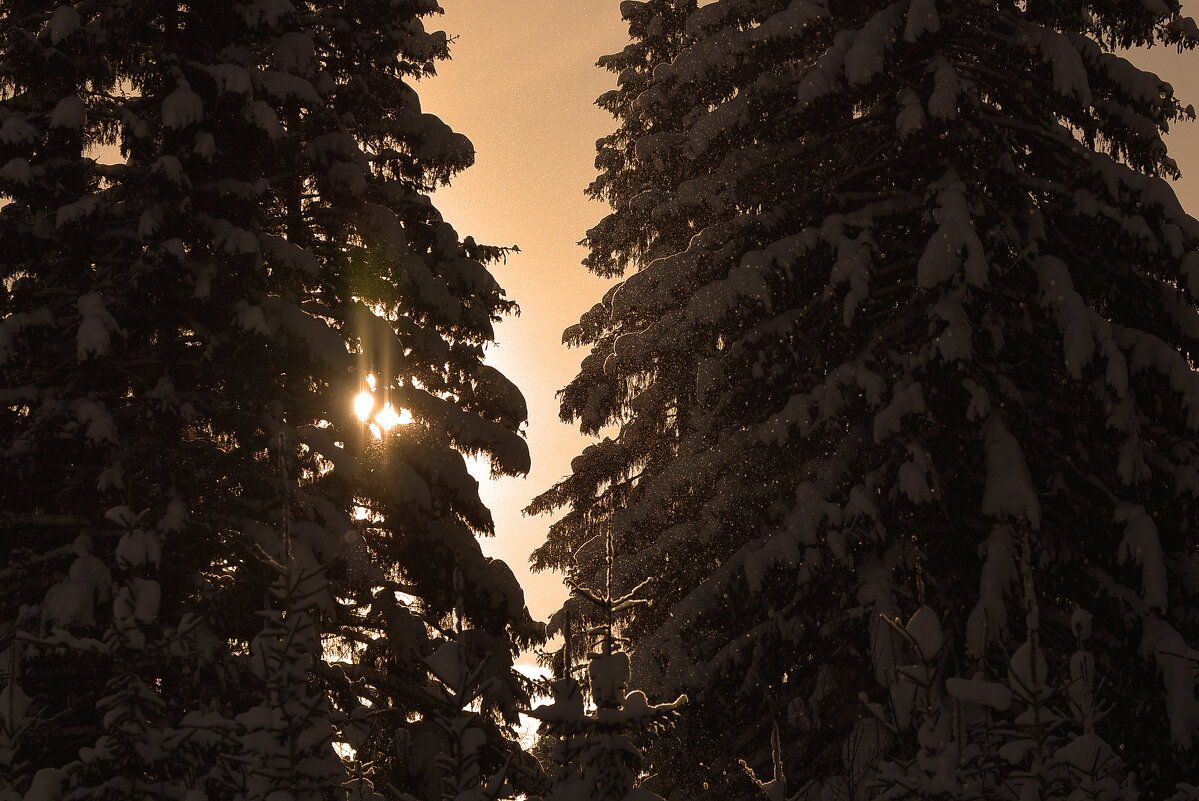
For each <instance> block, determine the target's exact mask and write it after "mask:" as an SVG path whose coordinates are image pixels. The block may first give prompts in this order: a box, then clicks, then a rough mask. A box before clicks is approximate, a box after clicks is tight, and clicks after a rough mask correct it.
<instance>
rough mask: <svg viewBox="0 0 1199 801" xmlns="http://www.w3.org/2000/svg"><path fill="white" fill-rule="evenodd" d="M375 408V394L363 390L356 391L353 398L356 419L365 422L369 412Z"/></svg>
mask: <svg viewBox="0 0 1199 801" xmlns="http://www.w3.org/2000/svg"><path fill="white" fill-rule="evenodd" d="M374 410H375V396H374V395H372V394H371V393H369V392H366V391H365V390H364V391H362V392H359V393H358V396H357V397H356V398H354V414H356V415H358V419H359V420H361V421H362V422H364V423H365V422H366V421H367V420H369V419H371V412H373V411H374Z"/></svg>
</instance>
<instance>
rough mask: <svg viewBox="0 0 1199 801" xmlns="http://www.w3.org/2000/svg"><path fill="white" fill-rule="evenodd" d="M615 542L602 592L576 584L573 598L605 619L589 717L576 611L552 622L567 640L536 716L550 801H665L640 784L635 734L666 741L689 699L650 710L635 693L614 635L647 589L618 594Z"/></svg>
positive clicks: (597, 638) (592, 655)
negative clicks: (575, 635)
mask: <svg viewBox="0 0 1199 801" xmlns="http://www.w3.org/2000/svg"><path fill="white" fill-rule="evenodd" d="M612 545H613V543H612V537H611V535H610V534H605V536H604V546H605V547H604V557H605V558H604V565H605V569H604V589H603V592H598V591H596V590H595V589H594V588H589V587H583V586H578V585H576V586H574V587H572V595H573V596H574V597H575V598H578V599H580V600H582V601H583V602H585V603H587V604H589V605H590V606H591V608H592V610H593V612H594V613H595V614H596V615H598V617H599V618H600V620H601V621H602V622H601V625H599V626H598V627H596V628H595V629H593V630H592V631H590V632H588V635H589V636H588V639H589V640H594V645H595V649H594V650H590V649H589V653H588V654H587V683H586V694H587V696H589V697H590V699H591V702H592V703H593V704H594V706H595V710H594V712H593V713H592V714H588V713H587V709H586V707H587V705H586V700H585V697H584V688H583V686H581V685H580V682H579V681H578V680H577V679H576V678H575V676H574V671H573V670H572V666H571V655H572V651H573V649H572V648H571V637H572V626H571V620H570V617H571V614H570V611H569V610H563V611H560V612H559V613H558V615H556V617H557V618H559V620H557V621H550V630H551V631H554V630H556V629H559V628H560V629H561V631H562V633H563V635H564V637H565V640H566V643H565V645H564V646H563V648H562V650H561V656H562V658H563V660H564V664H563V665H562V670H561V673H562V676H561V678H559V679H558V680H556V681H555V682H554V683H553V702H552V703H550V704H546V705H544V706H540V707H538V708H537V709H534V710H532V711H531V712H530V715H531V716H532V717H534V718H537V719H539V720H541V721H542V722H543V725H542V736H543V737H546V738H549V739H550V740H551V741H553V742H554V746H553V753H552V757H551V758H552V760H553V762H554V764H555V772H554V778H553V783H552V786H551V788H550V791H549V793H548V794H547V795H546V801H662V799H661V796H658V795H656V794H654V793H652V792H650V791H648V790H645V789H643V788H641V787H638V786H637V784H638V778H639V775H638V774H639V773H640V772H641V768H642V760H641V753H640V752H639V751H638V749H637V747H636V746H634V745H633V743H632V742H631V741H630V736H632V735H635V734H639V733H647V732H648V733H650V734H652V735H654V736H661V735H662V734H663V732H664V731H665V730H666V729H667V728H669V724H670V722H671V721H672V720H673V719H674V718H675V717H676V716H677V711H678V709H679V707H680V706H682V705H683V704H685V703H686V701H687V699H686V697H685V696H679V697H678V698H676V699H675V700H674V701H671V702H670V703H663V704H655V705H650V704H649V703H648V702H647V701H646V697H645V693H643V692H642V691H641V690H633V691H632V692H629V678H630V660H629V654H628V653H627V652H625V650H624V648H623V643H622V642H621V639H620V638H619V637H618V636H617V634H616V616H617V614H618V613H619V612H621V611H623V610H625V609H628V608H631V607H633V606H637V605H639V604H640V603H641V599H640V598H638V597H637V595H638V592H639V591H640V589H641V587H634V588H633V589H632V590H631V591H630V592H628V593H627V594H625V595H624V596H623V597H620V598H615V597H613V595H612V584H611V576H612V570H611V568H612V563H613V548H612ZM563 618H565V619H563Z"/></svg>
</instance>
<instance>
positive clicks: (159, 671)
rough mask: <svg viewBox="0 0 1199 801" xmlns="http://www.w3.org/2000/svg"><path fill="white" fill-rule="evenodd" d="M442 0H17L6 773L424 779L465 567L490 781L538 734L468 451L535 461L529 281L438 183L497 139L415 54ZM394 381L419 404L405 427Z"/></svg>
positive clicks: (246, 792) (522, 637)
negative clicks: (419, 84) (498, 353)
mask: <svg viewBox="0 0 1199 801" xmlns="http://www.w3.org/2000/svg"><path fill="white" fill-rule="evenodd" d="M436 11H438V8H437V5H436V3H435V2H432V0H415V1H414V0H377V1H371V2H368V1H366V0H363V1H362V2H354V3H339V4H328V3H321V2H296V3H290V2H271V1H270V0H256V1H255V2H242V1H241V0H217V1H216V2H205V3H202V4H180V3H175V2H158V1H157V0H149V1H147V2H142V0H138V1H137V2H115V3H103V4H86V3H85V4H79V5H77V6H72V5H69V4H62V5H58V4H56V3H52V2H17V3H6V4H4V6H3V7H2V8H0V35H3V37H4V38H3V42H2V44H0V47H2V49H0V64H2V69H0V117H2V119H0V126H2V130H3V133H2V134H0V192H2V193H3V194H4V196H5V197H6V198H7V199H8V200H9V201H10V202H9V203H8V204H7V205H6V206H4V207H3V209H0V241H2V242H3V244H4V247H3V255H0V264H2V265H3V267H2V270H3V291H2V295H0V297H2V304H3V306H2V312H0V317H2V320H3V322H2V323H0V326H2V328H0V358H3V360H4V372H3V375H4V395H5V399H6V400H5V403H4V404H3V405H2V409H0V447H2V448H3V449H4V455H5V466H4V469H3V478H4V481H3V482H0V485H2V488H0V497H2V498H3V501H2V503H0V506H2V507H3V518H2V523H0V525H2V528H0V548H2V551H3V555H4V568H3V571H4V572H3V576H4V586H3V589H2V590H0V598H2V600H0V608H2V609H3V614H2V615H0V637H2V646H0V647H2V649H3V656H2V659H0V664H3V666H4V667H3V668H0V671H2V677H3V678H2V683H3V693H4V700H5V706H6V711H5V713H4V714H3V718H2V721H0V722H2V724H3V725H2V727H0V757H2V758H3V765H2V767H0V771H3V773H2V774H0V787H3V790H0V792H4V793H7V797H20V796H21V794H22V793H26V792H31V793H33V795H31V796H29V797H30V798H43V797H44V798H54V797H57V796H58V795H59V794H61V793H65V794H66V795H67V796H69V797H71V798H75V799H83V798H118V797H119V798H139V797H148V796H151V795H153V796H154V797H163V796H164V795H165V796H170V797H179V798H184V797H192V798H195V797H202V796H197V795H194V794H196V793H200V794H203V795H207V796H208V797H210V798H256V797H266V796H271V797H276V796H277V794H279V793H285V794H287V795H288V796H289V797H296V798H315V797H322V798H323V797H330V796H337V795H339V794H342V793H348V794H349V795H351V797H355V798H367V797H371V796H372V795H373V794H374V793H376V792H381V793H386V794H388V795H389V796H390V797H402V796H403V794H404V793H405V792H407V791H412V792H423V791H422V790H420V789H418V788H419V786H420V785H421V782H422V781H423V780H424V778H425V776H423V775H421V774H420V773H419V771H413V770H410V767H411V766H412V765H413V760H412V759H411V758H410V755H409V753H408V751H407V750H406V744H409V743H411V742H412V741H413V739H414V737H413V736H412V733H411V731H410V730H412V729H414V728H417V727H419V726H420V725H422V721H423V720H424V719H425V718H431V717H432V715H433V710H434V707H435V703H434V701H433V700H432V698H431V696H430V693H429V690H430V689H431V688H432V687H434V686H435V679H434V678H433V676H431V675H430V673H429V670H428V666H427V665H426V664H425V662H424V661H423V657H427V656H428V655H429V654H431V653H432V652H433V650H434V649H435V648H436V646H437V644H438V643H439V642H441V641H443V640H445V639H447V638H449V637H451V636H452V631H450V630H449V629H448V628H447V622H448V620H449V619H450V617H451V615H452V613H453V609H454V606H455V594H454V591H453V590H452V589H451V586H452V584H453V581H452V576H453V572H454V570H455V569H456V568H455V566H457V569H459V570H460V571H461V572H462V574H463V575H464V576H465V577H466V581H465V582H464V586H465V590H464V592H463V593H462V596H463V597H462V599H461V601H460V602H459V606H460V608H461V614H462V615H463V616H464V617H465V618H466V619H468V620H469V621H471V623H472V624H473V625H474V626H475V627H476V628H477V629H478V630H479V631H480V632H482V634H481V635H480V636H479V637H478V638H476V639H477V640H478V643H479V645H478V650H479V651H480V653H481V656H480V657H479V658H480V659H486V660H487V662H488V664H490V665H493V666H495V667H493V672H494V673H495V676H496V678H495V680H494V681H491V682H489V685H488V686H489V693H490V694H489V695H488V696H487V697H486V698H485V699H484V703H483V707H482V716H481V719H482V721H483V723H482V726H483V729H484V730H485V731H486V733H487V734H488V742H487V748H486V749H485V750H486V753H485V754H484V755H483V757H482V758H481V767H480V771H479V775H480V777H481V780H489V779H490V778H491V777H492V774H493V773H495V772H496V771H497V770H498V769H499V767H500V766H501V765H502V764H503V763H504V762H505V761H506V760H508V759H509V757H511V758H512V759H515V760H516V761H518V762H519V761H520V758H519V749H518V748H517V746H516V745H515V743H514V742H513V739H512V738H511V737H510V736H508V735H510V734H511V730H510V726H511V724H512V723H513V722H514V721H515V719H516V711H515V710H516V708H517V706H518V705H519V704H521V703H524V702H525V701H526V698H525V693H526V690H527V688H526V687H525V686H524V685H523V684H522V683H521V682H520V681H519V679H517V678H516V677H515V676H513V675H512V672H511V669H510V666H511V658H512V654H513V652H514V649H515V648H516V646H517V644H518V643H527V642H529V641H531V640H533V639H536V638H537V637H538V636H539V629H538V627H537V626H535V625H534V624H533V622H532V621H531V620H530V618H529V616H528V613H527V611H526V610H525V608H524V603H523V596H522V594H521V591H520V588H519V587H518V586H517V585H516V583H515V581H514V580H513V578H512V575H511V572H510V571H509V570H508V569H507V567H506V566H505V565H503V563H500V562H494V561H492V560H488V559H486V558H485V557H484V556H483V555H482V553H481V551H480V549H479V546H478V544H477V542H476V540H475V535H476V534H485V533H490V532H491V530H492V528H493V526H492V523H491V518H490V515H489V513H488V512H487V510H486V508H485V507H483V505H482V504H481V502H480V501H479V498H478V493H477V484H476V482H475V481H474V480H473V479H472V478H471V477H470V475H469V473H468V472H467V470H466V465H465V462H464V459H463V456H462V454H463V453H471V454H475V453H479V454H485V455H487V456H488V457H490V458H491V460H492V466H493V470H494V471H496V472H497V473H516V472H522V471H524V470H527V468H528V451H527V448H526V447H525V444H524V442H523V440H522V439H521V437H520V436H519V434H518V429H519V427H520V425H521V424H522V422H523V420H524V417H525V409H524V402H523V399H522V398H521V396H520V393H519V392H518V391H517V390H516V389H515V388H514V387H513V385H512V384H511V383H510V382H508V381H507V380H506V379H505V378H504V377H503V376H502V375H500V374H499V373H498V372H497V371H495V370H494V369H492V368H490V367H487V366H486V365H484V364H483V347H484V346H485V344H486V343H488V342H490V341H492V340H493V339H494V335H493V330H492V325H493V323H494V322H495V321H497V320H498V319H499V317H500V316H501V315H503V314H504V313H506V312H509V311H511V310H513V309H514V306H513V304H512V303H511V302H510V301H508V300H507V299H506V298H505V297H504V293H503V291H502V289H501V288H500V287H499V285H498V284H497V283H496V281H495V279H494V278H493V277H492V276H491V274H490V272H489V270H488V266H487V265H489V264H492V263H495V262H496V261H498V260H499V259H501V258H502V257H503V255H504V251H503V250H502V249H499V248H494V247H486V246H481V245H477V244H476V243H475V242H474V241H473V240H472V239H470V238H469V237H468V238H466V239H465V240H463V239H461V238H460V237H459V235H458V234H457V232H456V231H455V230H454V229H453V228H452V227H451V226H450V225H449V224H448V223H446V222H445V221H444V220H443V219H442V217H441V215H440V214H439V213H438V212H437V210H436V209H435V208H434V207H433V206H432V205H431V203H430V201H429V199H428V196H427V193H428V192H429V191H430V190H431V189H432V188H433V187H435V186H436V185H438V184H440V183H442V182H444V181H446V180H448V179H449V178H450V177H451V176H452V175H454V174H455V173H456V172H458V171H459V170H461V169H463V168H464V167H466V166H467V165H469V163H470V162H471V160H472V158H473V150H472V148H471V146H470V143H469V142H468V141H467V140H466V139H465V138H464V137H462V136H461V135H458V134H455V133H454V132H452V131H450V130H449V129H448V128H447V127H446V126H445V125H444V124H443V123H442V122H441V121H440V120H438V119H437V118H436V117H434V116H432V115H429V114H425V113H423V112H422V111H421V109H420V105H419V101H418V98H417V95H416V92H415V91H414V89H413V86H412V85H413V83H414V82H415V81H416V80H417V79H418V78H420V77H422V76H425V75H430V74H432V72H433V69H434V64H435V63H436V61H437V60H438V59H442V58H445V57H446V56H447V54H448V51H447V42H446V37H445V36H444V34H441V33H432V32H427V31H426V30H425V29H424V26H423V23H422V19H423V18H426V17H428V16H429V15H430V14H432V13H434V12H436ZM101 146H110V147H114V148H116V149H118V150H119V152H120V157H119V161H120V163H116V164H112V163H101V162H100V161H98V160H97V156H102V155H103V154H102V152H101V151H99V150H98V149H97V148H99V147H101ZM106 161H109V162H111V161H112V159H107V158H106ZM372 382H373V387H374V392H375V394H376V396H378V401H377V406H379V407H382V404H383V403H384V402H387V403H390V404H391V405H392V410H393V411H394V410H395V409H403V410H406V411H407V412H408V413H409V414H410V415H411V416H412V422H410V423H408V424H406V425H403V426H397V427H394V428H392V429H390V430H387V431H382V430H378V429H376V431H377V436H376V435H375V434H372V432H371V431H370V429H369V428H368V427H367V426H366V425H365V424H364V423H363V422H362V421H361V420H359V419H358V417H357V416H356V415H355V412H354V409H353V406H352V402H353V399H354V397H355V396H356V395H357V394H359V393H361V392H363V391H366V390H367V388H368V387H369V386H371V384H372ZM339 742H340V743H342V744H343V746H342V753H345V754H348V755H349V756H348V757H347V759H346V760H344V761H343V759H342V757H341V756H339V754H338V752H337V751H336V750H335V748H334V746H335V744H337V743H339ZM435 747H440V745H439V744H435ZM347 748H348V749H349V750H347ZM530 773H531V775H535V771H532V768H530ZM512 788H513V785H512V784H511V783H510V784H509V785H508V786H507V789H506V790H505V792H507V793H508V794H511V792H509V791H512ZM189 794H192V795H189Z"/></svg>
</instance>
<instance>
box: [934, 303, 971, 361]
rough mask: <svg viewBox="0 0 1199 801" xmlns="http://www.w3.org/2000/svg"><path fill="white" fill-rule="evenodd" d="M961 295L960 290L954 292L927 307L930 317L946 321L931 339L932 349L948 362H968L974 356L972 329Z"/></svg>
mask: <svg viewBox="0 0 1199 801" xmlns="http://www.w3.org/2000/svg"><path fill="white" fill-rule="evenodd" d="M961 296H962V293H961V292H960V291H957V292H954V293H953V294H952V295H950V296H949V297H946V298H944V299H942V300H939V301H937V302H936V303H934V304H933V305H932V307H930V308H929V316H930V317H932V318H934V319H938V320H942V321H944V322H945V323H946V325H945V327H944V328H942V329H941V333H940V334H938V335H937V337H936V338H935V339H934V340H933V350H934V351H935V352H937V353H939V354H940V356H941V358H942V359H944V360H945V361H946V362H947V363H950V364H952V363H954V362H968V361H970V360H971V359H972V358H973V357H974V348H973V345H972V341H973V338H974V331H973V328H972V326H971V325H970V318H969V316H968V315H967V314H966V308H965V306H963V305H962V301H961Z"/></svg>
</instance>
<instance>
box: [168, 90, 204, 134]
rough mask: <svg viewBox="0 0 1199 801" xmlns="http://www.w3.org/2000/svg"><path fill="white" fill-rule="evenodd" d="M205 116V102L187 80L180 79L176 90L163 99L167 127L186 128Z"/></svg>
mask: <svg viewBox="0 0 1199 801" xmlns="http://www.w3.org/2000/svg"><path fill="white" fill-rule="evenodd" d="M203 118H204V103H203V101H201V100H200V96H199V95H198V94H196V93H195V92H193V91H192V90H191V87H190V86H189V85H188V83H187V81H184V80H180V81H179V85H178V87H177V88H176V89H175V91H173V92H171V93H170V94H169V95H167V96H166V99H164V100H163V101H162V124H163V125H165V126H166V127H167V128H175V129H179V128H186V127H187V126H189V125H192V124H194V123H197V122H199V121H200V120H202V119H203Z"/></svg>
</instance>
